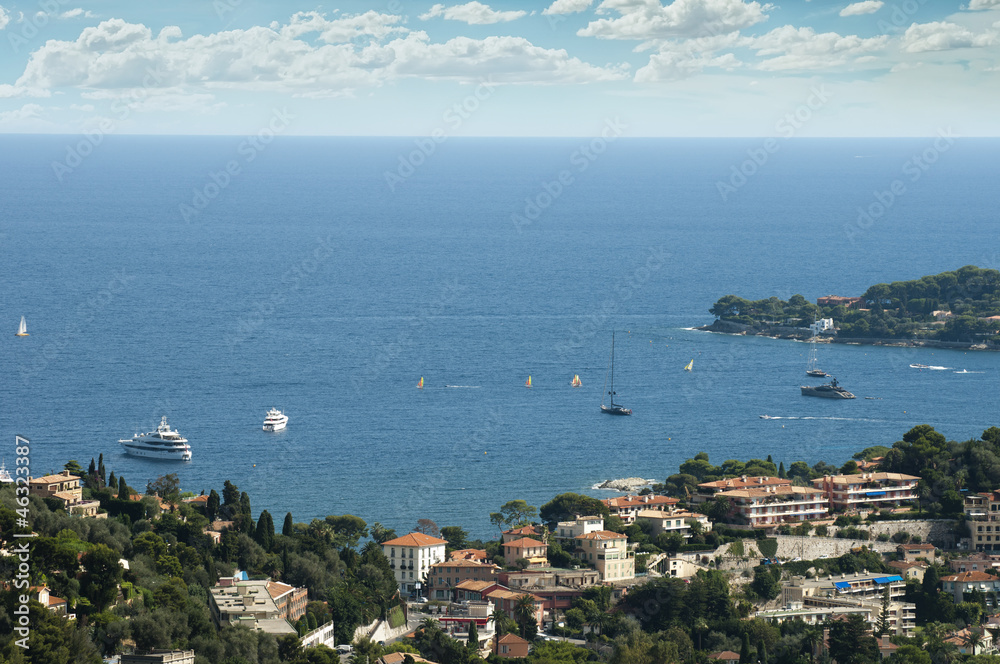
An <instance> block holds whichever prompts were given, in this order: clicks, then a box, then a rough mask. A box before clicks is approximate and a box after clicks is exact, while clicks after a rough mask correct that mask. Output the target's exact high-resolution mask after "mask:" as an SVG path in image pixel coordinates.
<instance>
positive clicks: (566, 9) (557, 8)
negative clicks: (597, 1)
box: [542, 0, 594, 16]
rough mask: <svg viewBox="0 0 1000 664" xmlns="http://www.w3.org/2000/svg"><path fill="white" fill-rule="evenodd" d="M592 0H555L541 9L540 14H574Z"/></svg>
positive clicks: (588, 4)
mask: <svg viewBox="0 0 1000 664" xmlns="http://www.w3.org/2000/svg"><path fill="white" fill-rule="evenodd" d="M593 1H594V0H555V2H553V3H552V4H551V5H549V6H548V7H546V8H545V9H544V10H542V14H545V15H547V16H551V15H554V14H576V13H577V12H582V11H583V10H584V9H586V8H587V7H589V6H590V5H591V4H592V3H593Z"/></svg>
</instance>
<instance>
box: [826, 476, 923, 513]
mask: <svg viewBox="0 0 1000 664" xmlns="http://www.w3.org/2000/svg"><path fill="white" fill-rule="evenodd" d="M918 481H920V478H919V477H914V476H913V475H904V474H903V473H860V474H858V475H827V476H826V477H817V478H816V479H814V480H813V481H812V485H813V487H815V488H817V489H819V490H821V491H822V492H823V493H824V494H826V498H827V500H828V501H829V502H830V509H831V510H833V511H841V510H846V511H860V510H879V509H883V508H889V507H899V506H900V505H902V504H904V503H910V502H913V501H915V500H917V482H918Z"/></svg>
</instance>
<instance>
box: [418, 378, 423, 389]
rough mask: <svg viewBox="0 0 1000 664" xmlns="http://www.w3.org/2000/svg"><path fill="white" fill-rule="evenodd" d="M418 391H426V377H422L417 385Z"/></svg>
mask: <svg viewBox="0 0 1000 664" xmlns="http://www.w3.org/2000/svg"><path fill="white" fill-rule="evenodd" d="M417 389H418V390H422V389H424V377H423V376H421V377H420V382H419V383H417Z"/></svg>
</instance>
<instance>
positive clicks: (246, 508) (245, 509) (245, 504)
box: [240, 491, 250, 516]
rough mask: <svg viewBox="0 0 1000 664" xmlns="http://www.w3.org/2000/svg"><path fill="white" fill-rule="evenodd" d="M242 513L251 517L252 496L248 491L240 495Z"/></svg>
mask: <svg viewBox="0 0 1000 664" xmlns="http://www.w3.org/2000/svg"><path fill="white" fill-rule="evenodd" d="M240 513H241V514H245V515H247V516H250V496H248V495H247V492H246V491H244V492H243V493H241V494H240Z"/></svg>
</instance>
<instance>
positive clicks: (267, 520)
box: [253, 510, 274, 552]
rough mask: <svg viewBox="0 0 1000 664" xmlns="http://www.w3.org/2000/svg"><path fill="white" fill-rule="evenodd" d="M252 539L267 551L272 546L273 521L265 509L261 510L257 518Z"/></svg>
mask: <svg viewBox="0 0 1000 664" xmlns="http://www.w3.org/2000/svg"><path fill="white" fill-rule="evenodd" d="M253 539H254V541H255V542H257V544H260V546H261V548H262V549H264V550H265V551H267V552H270V551H271V549H272V548H273V547H274V521H273V520H272V519H271V514H270V513H269V512H268V511H267V510H264V511H262V512H261V513H260V517H259V518H258V519H257V529H256V530H255V531H254V533H253Z"/></svg>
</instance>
